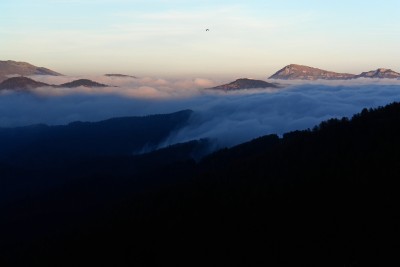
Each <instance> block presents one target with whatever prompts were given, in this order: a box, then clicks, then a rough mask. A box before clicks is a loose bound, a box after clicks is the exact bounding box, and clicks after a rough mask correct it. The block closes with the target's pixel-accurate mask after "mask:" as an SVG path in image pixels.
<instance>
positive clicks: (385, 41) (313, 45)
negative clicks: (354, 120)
mask: <svg viewBox="0 0 400 267" xmlns="http://www.w3.org/2000/svg"><path fill="white" fill-rule="evenodd" d="M0 11H1V16H0V36H1V41H0V55H1V58H0V59H1V60H8V59H11V60H17V61H26V62H30V63H32V64H34V65H38V66H44V67H48V68H51V69H53V70H55V71H58V72H61V73H64V74H67V75H68V74H69V75H79V74H82V75H87V74H101V73H111V72H119V73H124V74H131V75H138V76H144V75H150V76H163V77H166V76H188V77H217V76H221V77H253V78H264V79H265V78H266V77H267V76H269V75H271V74H273V73H274V72H275V71H277V70H278V69H280V68H282V67H283V66H285V65H287V64H290V63H297V64H304V65H309V66H314V67H319V68H323V69H328V70H333V71H338V72H352V73H359V72H361V71H367V70H371V69H376V68H378V67H386V68H391V69H394V70H396V71H400V61H399V59H400V49H399V47H400V16H399V11H400V1H399V0H383V1H370V0H336V1H321V0H304V1H303V0H282V1H276V0H273V1H272V0H271V1H270V0H253V1H251V0H247V1H235V0H229V1H228V0H220V1H218V0H213V1H208V0H203V1H190V0H168V1H167V0H146V1H144V0H143V1H142V0H136V1H135V0H133V1H128V0H70V1H68V0H52V1H50V0H47V1H46V0H1V1H0ZM206 28H209V29H210V31H208V32H206V31H205V29H206Z"/></svg>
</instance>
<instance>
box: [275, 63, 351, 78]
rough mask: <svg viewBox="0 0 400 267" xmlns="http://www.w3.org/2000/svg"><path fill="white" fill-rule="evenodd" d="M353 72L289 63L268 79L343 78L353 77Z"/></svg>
mask: <svg viewBox="0 0 400 267" xmlns="http://www.w3.org/2000/svg"><path fill="white" fill-rule="evenodd" d="M354 76H355V75H354V74H349V73H337V72H332V71H327V70H322V69H318V68H313V67H309V66H304V65H299V64H290V65H287V66H285V67H283V68H282V69H280V70H279V71H277V72H276V73H275V74H274V75H272V76H271V77H269V79H281V80H318V79H324V80H344V79H351V78H354Z"/></svg>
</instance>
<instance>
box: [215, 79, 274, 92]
mask: <svg viewBox="0 0 400 267" xmlns="http://www.w3.org/2000/svg"><path fill="white" fill-rule="evenodd" d="M254 88H279V87H278V85H277V84H275V83H267V82H265V81H262V80H254V79H247V78H242V79H237V80H236V81H233V82H231V83H228V84H223V85H218V86H215V87H212V88H208V89H212V90H225V91H231V90H243V89H254Z"/></svg>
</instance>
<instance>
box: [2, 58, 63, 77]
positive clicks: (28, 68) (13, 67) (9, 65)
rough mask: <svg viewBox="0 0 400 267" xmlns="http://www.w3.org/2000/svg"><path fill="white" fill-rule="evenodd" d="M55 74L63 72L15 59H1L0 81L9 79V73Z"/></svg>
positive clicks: (25, 74) (58, 74)
mask: <svg viewBox="0 0 400 267" xmlns="http://www.w3.org/2000/svg"><path fill="white" fill-rule="evenodd" d="M15 74H17V75H24V76H28V75H53V76H60V75H62V74H60V73H58V72H55V71H52V70H50V69H47V68H43V67H36V66H34V65H32V64H29V63H26V62H17V61H13V60H7V61H1V60H0V82H1V81H2V80H5V79H7V75H15Z"/></svg>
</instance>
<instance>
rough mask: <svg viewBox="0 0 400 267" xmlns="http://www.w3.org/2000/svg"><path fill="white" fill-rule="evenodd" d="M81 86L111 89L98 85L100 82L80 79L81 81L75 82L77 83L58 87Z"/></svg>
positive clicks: (73, 82)
mask: <svg viewBox="0 0 400 267" xmlns="http://www.w3.org/2000/svg"><path fill="white" fill-rule="evenodd" d="M79 86H84V87H109V85H106V84H102V83H98V82H94V81H92V80H89V79H79V80H75V81H72V82H68V83H63V84H60V85H58V86H57V87H68V88H74V87H79Z"/></svg>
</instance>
